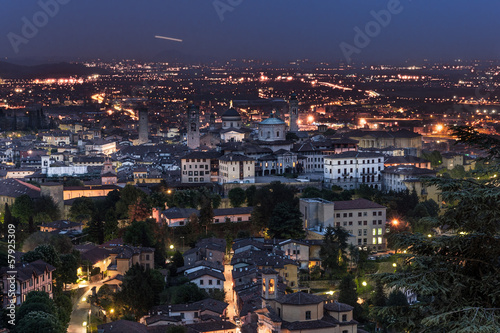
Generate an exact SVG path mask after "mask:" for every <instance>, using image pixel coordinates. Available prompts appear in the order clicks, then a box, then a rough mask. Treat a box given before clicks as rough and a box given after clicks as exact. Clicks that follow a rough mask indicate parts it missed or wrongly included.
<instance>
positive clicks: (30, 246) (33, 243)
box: [23, 231, 73, 254]
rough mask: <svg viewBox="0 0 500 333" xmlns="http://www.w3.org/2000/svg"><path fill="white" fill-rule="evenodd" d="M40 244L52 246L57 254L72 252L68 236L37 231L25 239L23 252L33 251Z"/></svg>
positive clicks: (71, 244)
mask: <svg viewBox="0 0 500 333" xmlns="http://www.w3.org/2000/svg"><path fill="white" fill-rule="evenodd" d="M42 244H49V245H52V246H53V247H54V249H55V250H56V252H57V253H59V254H65V253H71V251H72V250H73V243H71V239H70V238H69V237H68V236H66V235H59V234H53V233H50V232H42V231H37V232H35V233H33V234H31V235H30V236H29V237H28V238H26V240H25V241H24V243H23V251H24V252H28V251H33V250H34V249H35V248H36V247H37V246H39V245H42Z"/></svg>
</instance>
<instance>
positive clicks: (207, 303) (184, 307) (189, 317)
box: [146, 298, 228, 325]
mask: <svg viewBox="0 0 500 333" xmlns="http://www.w3.org/2000/svg"><path fill="white" fill-rule="evenodd" d="M227 306H228V304H227V303H225V302H221V301H218V300H215V299H212V298H207V299H204V300H201V301H198V302H193V303H187V304H168V305H167V304H166V305H158V306H155V307H153V309H152V314H153V315H166V316H168V317H170V318H176V319H178V320H179V321H180V322H179V324H181V325H186V324H193V323H201V322H203V321H213V320H216V321H221V320H222V318H224V317H225V316H226V308H227ZM146 321H147V319H146Z"/></svg>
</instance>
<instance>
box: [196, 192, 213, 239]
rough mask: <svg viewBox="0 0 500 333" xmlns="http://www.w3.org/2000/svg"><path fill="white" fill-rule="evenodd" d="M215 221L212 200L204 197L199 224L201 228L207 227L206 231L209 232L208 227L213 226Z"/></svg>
mask: <svg viewBox="0 0 500 333" xmlns="http://www.w3.org/2000/svg"><path fill="white" fill-rule="evenodd" d="M213 220H214V209H213V208H212V202H211V200H210V198H207V197H204V199H203V201H202V204H201V209H200V216H199V220H198V222H199V223H200V225H201V226H203V227H205V228H206V229H205V231H206V230H208V229H207V227H208V226H209V225H210V224H212V222H213Z"/></svg>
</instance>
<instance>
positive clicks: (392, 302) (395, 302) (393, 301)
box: [387, 290, 408, 306]
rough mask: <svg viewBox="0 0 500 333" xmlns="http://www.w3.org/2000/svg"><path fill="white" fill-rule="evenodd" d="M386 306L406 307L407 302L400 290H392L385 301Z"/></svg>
mask: <svg viewBox="0 0 500 333" xmlns="http://www.w3.org/2000/svg"><path fill="white" fill-rule="evenodd" d="M387 306H408V300H407V299H406V296H405V294H403V292H402V291H401V290H393V291H391V293H390V294H389V298H388V299H387Z"/></svg>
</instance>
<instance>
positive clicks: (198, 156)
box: [182, 151, 222, 160]
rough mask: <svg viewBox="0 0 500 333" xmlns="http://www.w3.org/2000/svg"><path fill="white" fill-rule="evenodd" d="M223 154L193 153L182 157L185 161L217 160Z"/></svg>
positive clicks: (214, 152) (212, 152) (215, 152)
mask: <svg viewBox="0 0 500 333" xmlns="http://www.w3.org/2000/svg"><path fill="white" fill-rule="evenodd" d="M221 155H222V154H221V153H219V152H218V151H193V152H191V153H189V154H187V155H184V156H183V157H182V159H183V160H185V159H193V158H195V159H215V158H218V157H220V156H221Z"/></svg>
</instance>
